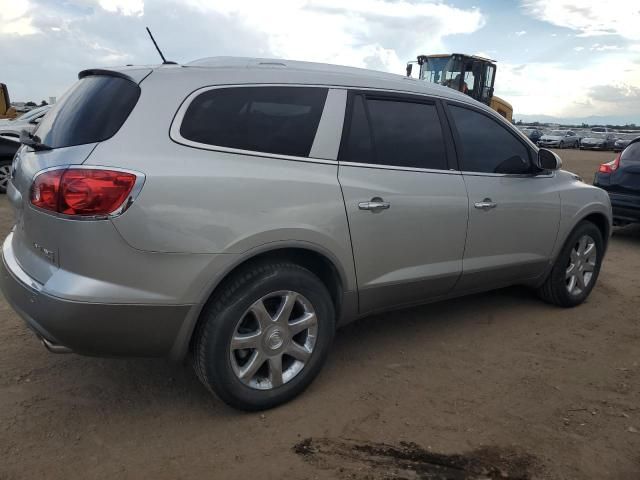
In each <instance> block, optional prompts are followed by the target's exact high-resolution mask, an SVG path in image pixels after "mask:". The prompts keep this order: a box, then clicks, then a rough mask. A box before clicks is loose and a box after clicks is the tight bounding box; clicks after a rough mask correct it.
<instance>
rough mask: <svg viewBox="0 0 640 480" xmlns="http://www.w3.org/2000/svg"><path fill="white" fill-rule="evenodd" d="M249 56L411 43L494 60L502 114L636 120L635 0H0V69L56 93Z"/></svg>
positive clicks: (639, 25)
mask: <svg viewBox="0 0 640 480" xmlns="http://www.w3.org/2000/svg"><path fill="white" fill-rule="evenodd" d="M145 26H149V27H150V28H151V29H152V31H153V32H154V35H155V36H156V39H157V40H158V43H159V44H160V46H161V48H162V49H163V51H164V54H165V56H166V57H167V58H168V59H171V60H175V61H177V62H178V63H186V62H188V61H190V60H194V59H197V58H202V57H210V56H217V55H233V56H260V57H274V58H286V59H293V60H308V61H318V62H326V63H335V64H341V65H350V66H355V67H364V68H370V69H375V70H383V71H388V72H394V73H398V74H403V73H404V70H405V65H406V62H407V61H408V60H414V59H415V57H416V56H417V55H418V54H433V53H451V52H457V53H468V54H479V55H482V56H487V57H489V58H492V59H495V60H497V62H498V63H497V64H498V71H497V77H496V94H497V95H499V96H501V97H503V98H504V99H505V100H507V101H509V102H510V103H511V104H512V105H513V106H514V117H515V118H518V117H519V116H526V115H534V116H535V115H549V116H555V117H559V118H584V117H589V116H593V115H597V116H613V115H615V116H617V117H624V118H626V119H630V120H629V121H633V122H635V123H637V124H639V125H640V3H638V2H637V0H606V1H603V0H581V1H578V0H573V1H570V0H473V1H471V0H452V1H440V0H349V1H347V0H0V82H2V83H6V84H7V86H8V87H9V92H10V94H11V98H12V100H13V101H26V100H34V101H38V102H39V101H40V100H43V99H48V98H49V97H50V96H57V97H59V96H60V95H61V94H62V93H64V91H65V90H66V89H67V88H69V86H71V84H72V83H73V82H74V81H75V80H76V78H77V73H78V72H79V71H80V70H83V69H85V68H90V67H100V66H114V65H123V64H150V63H158V60H159V57H158V55H157V53H156V51H155V50H154V48H153V45H152V44H151V42H150V40H149V38H148V37H147V34H146V31H145V30H144V27H145Z"/></svg>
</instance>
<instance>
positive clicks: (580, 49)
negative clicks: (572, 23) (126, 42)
mask: <svg viewBox="0 0 640 480" xmlns="http://www.w3.org/2000/svg"><path fill="white" fill-rule="evenodd" d="M573 49H574V50H575V51H576V52H581V51H582V50H584V47H573Z"/></svg>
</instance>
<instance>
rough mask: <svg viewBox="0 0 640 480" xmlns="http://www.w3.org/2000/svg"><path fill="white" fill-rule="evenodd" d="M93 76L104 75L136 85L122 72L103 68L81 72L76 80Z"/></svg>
mask: <svg viewBox="0 0 640 480" xmlns="http://www.w3.org/2000/svg"><path fill="white" fill-rule="evenodd" d="M93 75H105V76H108V77H118V78H124V79H125V80H129V81H130V82H133V83H138V82H136V81H134V80H133V78H131V77H130V76H129V75H126V74H124V73H122V72H118V71H116V70H105V69H104V68H91V69H89V70H82V71H81V72H80V73H78V80H81V79H83V78H85V77H90V76H93Z"/></svg>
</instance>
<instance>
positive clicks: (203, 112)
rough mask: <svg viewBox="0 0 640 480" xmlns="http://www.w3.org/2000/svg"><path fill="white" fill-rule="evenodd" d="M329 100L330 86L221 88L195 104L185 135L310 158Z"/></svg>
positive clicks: (188, 114) (182, 130) (185, 123)
mask: <svg viewBox="0 0 640 480" xmlns="http://www.w3.org/2000/svg"><path fill="white" fill-rule="evenodd" d="M326 98H327V89H326V88H307V87H237V88H217V89H214V90H209V91H207V92H204V93H202V94H201V95H199V96H198V97H196V98H195V99H194V100H193V101H192V102H191V104H190V105H189V108H188V109H187V111H186V113H185V116H184V119H183V120H182V125H181V126H180V134H181V135H182V136H183V137H184V138H186V139H187V140H192V141H194V142H199V143H206V144H208V145H216V146H221V147H230V148H239V149H242V150H252V151H257V152H266V153H277V154H282V155H296V156H302V157H306V156H308V155H309V152H310V151H311V146H312V144H313V140H314V138H315V135H316V130H317V128H318V124H319V123H320V116H321V115H322V110H323V108H324V102H325V100H326Z"/></svg>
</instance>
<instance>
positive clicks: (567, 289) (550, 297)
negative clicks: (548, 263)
mask: <svg viewBox="0 0 640 480" xmlns="http://www.w3.org/2000/svg"><path fill="white" fill-rule="evenodd" d="M603 254H604V241H603V239H602V234H601V233H600V230H599V229H598V227H596V226H595V225H594V224H593V223H591V222H588V221H583V222H581V223H579V224H578V226H577V227H576V228H575V229H574V230H573V232H571V235H569V238H568V239H567V241H566V243H565V245H564V246H563V247H562V250H561V251H560V254H559V255H558V258H557V259H556V263H555V264H554V266H553V268H552V269H551V272H550V273H549V276H548V277H547V279H546V281H545V283H544V284H543V285H542V287H540V289H539V290H538V293H539V295H540V297H541V298H542V299H543V300H544V301H546V302H548V303H552V304H554V305H558V306H561V307H575V306H576V305H580V304H581V303H582V302H584V301H585V300H586V298H587V297H588V296H589V294H590V293H591V290H592V289H593V287H594V285H595V283H596V280H597V279H598V274H599V273H600V266H601V264H602V256H603Z"/></svg>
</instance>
